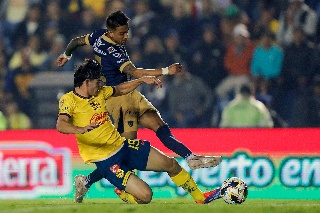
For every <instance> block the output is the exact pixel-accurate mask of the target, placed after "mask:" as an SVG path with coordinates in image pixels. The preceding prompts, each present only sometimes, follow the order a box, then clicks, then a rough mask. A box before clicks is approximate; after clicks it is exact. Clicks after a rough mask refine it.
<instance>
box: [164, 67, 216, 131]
mask: <svg viewBox="0 0 320 213" xmlns="http://www.w3.org/2000/svg"><path fill="white" fill-rule="evenodd" d="M212 94H213V93H212V91H211V89H210V88H209V87H208V86H207V85H206V84H205V83H204V82H203V80H202V79H201V78H199V77H197V76H194V75H192V74H191V73H189V72H188V67H187V66H186V65H183V69H182V71H181V72H180V73H177V74H176V75H174V77H173V82H172V83H171V84H170V85H169V88H168V104H169V111H170V114H171V115H172V116H171V119H174V120H172V121H168V123H169V124H170V126H172V127H205V126H208V125H209V123H208V122H210V121H209V119H208V118H210V116H211V114H210V112H211V106H212V101H213V95H212Z"/></svg>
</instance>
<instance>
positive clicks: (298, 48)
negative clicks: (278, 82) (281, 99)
mask: <svg viewBox="0 0 320 213" xmlns="http://www.w3.org/2000/svg"><path fill="white" fill-rule="evenodd" d="M314 52H315V49H314V46H313V45H312V44H311V43H310V42H308V41H307V40H306V39H305V34H304V32H303V30H302V29H301V28H295V29H294V31H293V41H292V43H290V44H289V45H288V46H286V47H285V48H284V61H283V72H282V77H283V80H284V82H283V86H284V88H285V89H298V90H300V91H301V90H303V89H305V87H306V86H307V83H308V81H309V80H310V79H311V78H312V77H311V75H312V72H313V69H314V66H315V61H314V59H313V58H312V56H313V55H314Z"/></svg>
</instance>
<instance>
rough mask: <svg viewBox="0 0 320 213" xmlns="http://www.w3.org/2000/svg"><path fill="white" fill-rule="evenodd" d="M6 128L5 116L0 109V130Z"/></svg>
mask: <svg viewBox="0 0 320 213" xmlns="http://www.w3.org/2000/svg"><path fill="white" fill-rule="evenodd" d="M6 129H7V118H6V116H5V115H4V114H3V113H2V112H1V111H0V130H6Z"/></svg>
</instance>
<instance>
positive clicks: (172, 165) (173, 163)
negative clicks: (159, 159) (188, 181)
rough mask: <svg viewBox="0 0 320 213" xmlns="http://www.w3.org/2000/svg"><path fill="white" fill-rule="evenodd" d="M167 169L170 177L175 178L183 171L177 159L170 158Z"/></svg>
mask: <svg viewBox="0 0 320 213" xmlns="http://www.w3.org/2000/svg"><path fill="white" fill-rule="evenodd" d="M165 168H167V172H168V174H169V175H170V176H175V175H177V174H179V172H180V171H181V166H180V165H179V164H178V161H177V160H176V159H175V158H168V160H167V161H166V165H165Z"/></svg>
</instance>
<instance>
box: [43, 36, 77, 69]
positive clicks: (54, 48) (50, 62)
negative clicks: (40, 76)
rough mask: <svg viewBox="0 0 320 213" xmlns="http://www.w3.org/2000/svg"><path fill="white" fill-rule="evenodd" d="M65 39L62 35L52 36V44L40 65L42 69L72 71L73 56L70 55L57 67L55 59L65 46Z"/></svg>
mask: <svg viewBox="0 0 320 213" xmlns="http://www.w3.org/2000/svg"><path fill="white" fill-rule="evenodd" d="M66 45H67V44H66V39H65V38H64V36H63V35H56V36H55V37H53V38H52V44H51V47H50V50H49V53H48V54H47V57H46V59H45V61H44V62H43V64H42V66H41V67H40V69H41V70H43V71H73V65H74V58H73V57H72V58H71V59H70V61H69V63H67V64H66V65H65V66H63V67H57V61H56V59H57V58H58V56H59V55H60V54H61V53H62V52H63V51H64V49H65V47H66Z"/></svg>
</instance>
